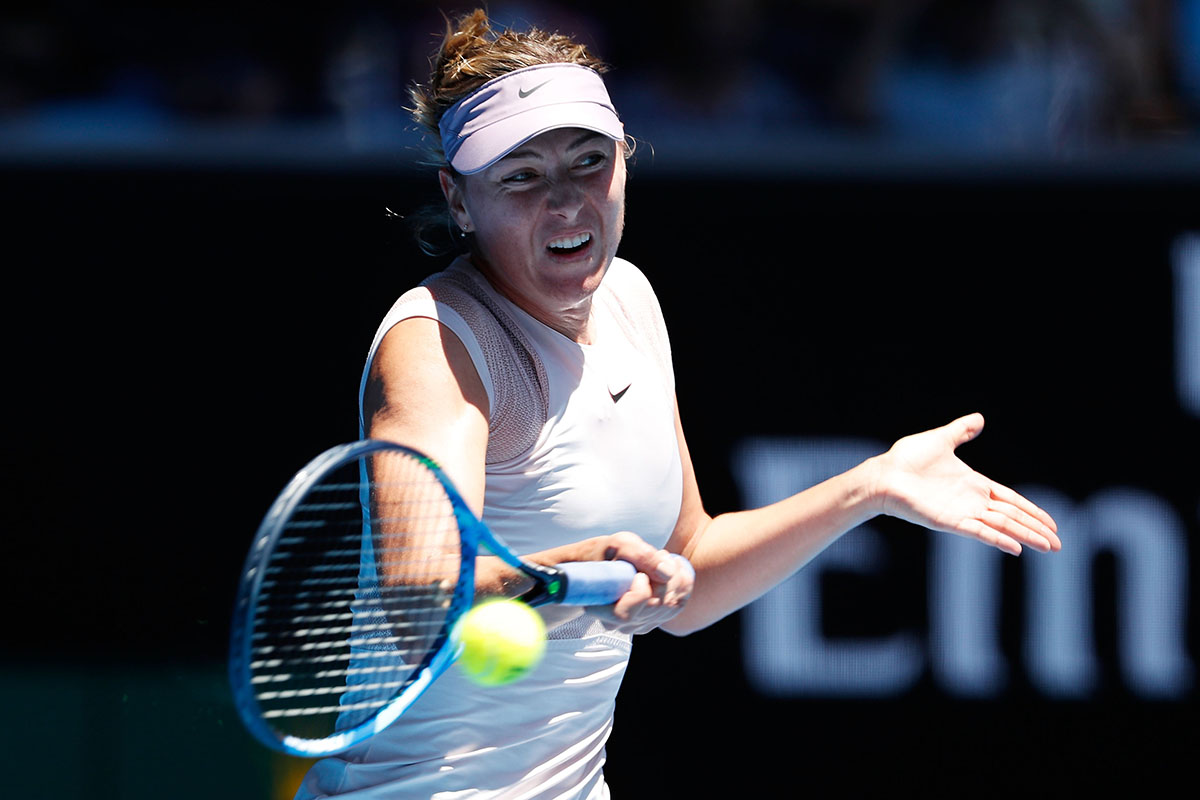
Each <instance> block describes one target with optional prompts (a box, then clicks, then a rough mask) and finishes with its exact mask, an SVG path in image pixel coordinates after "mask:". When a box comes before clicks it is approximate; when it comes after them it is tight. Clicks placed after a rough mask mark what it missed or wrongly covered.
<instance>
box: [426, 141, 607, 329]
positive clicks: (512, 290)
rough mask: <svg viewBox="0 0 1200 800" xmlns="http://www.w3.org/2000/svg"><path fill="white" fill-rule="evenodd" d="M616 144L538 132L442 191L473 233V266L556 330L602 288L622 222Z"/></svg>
mask: <svg viewBox="0 0 1200 800" xmlns="http://www.w3.org/2000/svg"><path fill="white" fill-rule="evenodd" d="M622 147H623V145H622V144H618V143H617V142H615V141H613V140H612V139H610V138H609V137H607V136H604V135H603V134H599V133H593V132H591V131H586V130H582V129H579V128H560V129H557V130H552V131H549V132H547V133H544V134H541V135H539V136H537V137H535V138H533V139H531V140H530V141H528V142H526V143H525V144H523V145H520V146H519V147H517V149H515V150H514V151H513V152H511V153H509V154H508V155H506V156H505V157H503V158H501V159H500V160H499V161H497V162H496V163H495V164H492V165H491V166H490V167H488V168H486V169H485V170H483V171H482V172H478V173H475V174H472V175H459V176H451V175H450V173H449V172H447V171H445V170H443V172H442V173H441V182H442V189H443V191H444V192H445V194H446V200H447V202H448V204H449V207H450V213H451V215H452V216H453V217H454V220H455V222H456V223H458V225H459V226H460V227H462V228H464V229H466V230H468V231H470V232H472V233H473V234H474V236H475V248H476V255H477V256H478V258H477V259H476V260H477V262H478V261H482V263H477V266H478V267H479V268H480V270H481V271H483V272H484V274H485V275H487V277H488V278H489V279H490V280H491V281H492V283H493V284H495V285H496V287H497V289H498V290H500V291H501V293H503V294H504V295H505V296H507V297H508V298H509V299H510V300H513V301H514V302H515V303H517V304H518V305H519V306H521V307H522V308H523V309H524V310H526V311H527V312H529V313H530V314H531V315H532V316H534V317H535V318H538V319H541V321H543V322H545V323H546V324H549V325H550V326H551V327H556V326H555V325H554V322H553V320H555V319H557V318H558V317H559V315H561V314H564V313H565V314H569V313H570V312H571V310H573V309H578V308H580V307H581V306H585V305H586V301H587V300H588V298H590V297H591V294H592V292H594V291H595V290H596V288H597V287H598V286H599V285H600V281H601V279H602V278H603V277H604V273H605V270H606V269H607V268H608V265H609V263H611V261H612V259H613V257H614V256H615V255H616V252H617V245H618V244H619V243H620V240H621V233H622V231H623V228H624V224H625V160H624V152H623V150H622V149H621V148H622Z"/></svg>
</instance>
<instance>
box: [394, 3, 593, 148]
mask: <svg viewBox="0 0 1200 800" xmlns="http://www.w3.org/2000/svg"><path fill="white" fill-rule="evenodd" d="M559 63H565V64H580V65H582V66H585V67H590V68H591V69H594V70H596V71H597V72H600V73H604V72H607V71H608V65H607V64H605V63H604V62H603V61H601V60H600V59H599V58H596V57H595V56H594V55H592V54H591V53H590V52H589V51H588V49H587V46H586V45H583V44H581V43H579V42H576V41H575V40H573V39H571V38H570V37H569V36H565V35H563V34H560V33H550V32H547V31H543V30H540V29H538V28H530V29H529V30H528V31H514V30H511V29H505V30H503V31H496V30H494V29H493V28H492V24H491V21H490V20H489V19H488V16H487V12H485V11H483V10H482V9H476V10H475V11H472V12H470V13H469V14H465V15H463V16H461V17H459V18H457V19H455V20H450V19H447V20H446V34H445V36H444V37H443V38H442V43H441V46H440V47H439V48H438V51H437V52H436V53H435V54H434V56H433V58H432V59H431V64H430V66H431V70H430V75H429V81H428V82H427V83H417V84H415V85H414V86H413V87H412V88H411V89H410V91H409V95H410V97H411V98H412V103H413V105H412V108H410V109H409V111H410V112H411V113H412V115H413V119H414V120H416V122H417V124H418V125H420V126H421V128H422V129H424V131H425V132H426V133H427V134H428V137H429V139H430V156H431V161H432V162H433V163H434V164H436V165H437V166H440V167H444V166H446V161H445V154H444V153H443V152H442V141H441V136H440V134H439V131H438V122H440V121H441V119H442V115H443V114H445V113H446V110H447V109H448V108H450V107H451V106H452V105H454V104H455V103H457V102H458V101H459V100H461V99H462V98H464V97H466V96H467V95H469V94H470V93H471V92H473V91H475V90H476V89H478V88H479V87H480V86H482V85H483V84H485V83H487V82H488V81H490V80H493V79H494V78H499V77H500V76H501V75H506V74H508V73H509V72H512V71H513V70H516V69H521V68H523V67H532V66H535V65H538V64H559Z"/></svg>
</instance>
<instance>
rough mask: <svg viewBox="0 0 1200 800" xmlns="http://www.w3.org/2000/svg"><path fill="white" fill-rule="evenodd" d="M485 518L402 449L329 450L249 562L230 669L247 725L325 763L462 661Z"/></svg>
mask: <svg viewBox="0 0 1200 800" xmlns="http://www.w3.org/2000/svg"><path fill="white" fill-rule="evenodd" d="M480 528H481V525H480V523H478V521H477V520H475V518H474V516H473V515H472V514H471V512H470V510H469V509H468V508H467V507H466V504H465V502H464V501H463V499H462V497H461V496H460V495H459V494H458V492H457V491H456V490H455V489H454V486H453V485H452V484H451V483H450V481H449V479H448V478H447V477H446V476H445V475H444V474H443V473H442V471H441V469H440V468H439V467H438V466H437V465H436V464H434V463H433V462H432V461H431V460H430V459H428V458H427V457H425V456H424V455H422V454H421V453H419V452H417V451H415V450H412V449H410V448H406V447H403V446H401V445H397V444H393V443H389V442H382V441H378V440H362V441H358V442H353V443H350V444H346V445H340V446H338V447H334V448H331V449H330V450H327V451H326V452H324V453H322V454H321V455H319V456H317V457H316V458H315V459H313V460H312V461H311V462H310V463H309V464H308V465H306V466H305V467H304V468H303V469H302V470H300V472H298V473H297V474H296V476H295V477H294V478H293V479H292V480H291V482H289V484H288V486H287V487H286V488H285V489H284V490H283V491H282V492H281V493H280V495H279V496H278V498H276V500H275V502H274V503H273V504H272V506H271V508H270V509H269V510H268V512H267V514H266V516H265V517H264V518H263V521H262V523H261V525H260V526H259V528H258V531H257V532H256V534H255V537H254V540H253V543H252V545H251V547H250V551H249V553H248V554H247V556H246V561H245V565H244V567H243V570H242V578H241V580H240V582H239V585H238V591H237V598H236V601H235V606H234V614H233V624H232V628H231V634H230V655H229V674H230V681H231V684H232V687H233V695H234V701H235V705H236V706H237V709H238V712H239V714H240V715H241V717H242V719H243V721H244V722H245V724H246V726H247V728H248V729H249V730H250V731H251V732H252V733H253V734H254V735H255V737H256V738H258V739H259V740H260V741H262V742H263V743H264V744H266V745H267V746H269V747H271V748H273V749H276V750H280V751H282V752H286V753H290V754H293V755H300V756H305V757H317V756H322V755H329V754H332V753H337V752H340V751H343V750H345V749H347V748H349V747H351V746H353V745H354V744H356V743H358V742H361V741H363V740H365V739H367V738H369V737H370V736H372V735H374V734H375V733H376V732H378V731H379V730H382V729H383V728H385V727H387V726H388V725H389V724H391V723H392V722H393V721H395V719H396V718H397V717H399V716H400V714H401V713H403V711H404V709H406V708H407V707H408V706H409V705H411V703H412V702H413V701H414V700H415V699H416V698H417V697H419V696H420V694H421V692H423V691H424V689H425V687H427V686H428V685H429V684H430V683H432V682H433V681H434V680H435V679H436V678H437V676H438V675H440V674H441V673H442V672H444V671H445V670H446V668H447V667H448V666H449V665H450V663H451V662H452V661H453V660H454V656H455V648H456V646H457V645H456V643H455V642H454V640H453V637H452V636H451V632H452V629H453V627H454V624H455V622H456V621H457V619H458V618H459V617H460V616H461V615H462V614H463V613H465V612H466V611H467V610H468V609H469V608H470V606H471V602H472V599H473V594H474V564H475V556H476V554H477V551H478V546H479V544H478V542H479V530H480Z"/></svg>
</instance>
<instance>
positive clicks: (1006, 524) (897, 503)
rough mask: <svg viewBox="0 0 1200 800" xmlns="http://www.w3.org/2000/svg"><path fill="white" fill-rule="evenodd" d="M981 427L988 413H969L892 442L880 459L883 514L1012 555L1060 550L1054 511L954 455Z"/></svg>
mask: <svg viewBox="0 0 1200 800" xmlns="http://www.w3.org/2000/svg"><path fill="white" fill-rule="evenodd" d="M982 430H983V415H981V414H970V415H968V416H965V417H962V418H960V419H957V420H955V421H954V422H951V423H950V424H949V425H945V426H943V427H941V428H935V429H934V430H931V431H926V432H924V433H918V434H914V435H912V436H906V437H904V438H903V439H900V440H899V441H897V442H896V443H895V444H894V445H892V448H891V449H890V450H888V451H887V452H886V453H884V454H883V455H881V456H879V457H878V459H877V466H878V469H879V475H878V486H877V488H878V491H879V492H880V497H881V498H882V501H883V512H884V513H885V514H888V515H890V516H893V517H898V518H900V519H904V520H907V521H909V522H913V523H915V524H917V525H922V526H924V527H926V528H931V529H933V530H938V531H946V532H949V533H955V534H958V535H960V536H966V537H968V538H972V539H978V540H979V541H981V542H983V543H984V544H989V545H991V546H993V547H996V548H998V549H1000V550H1003V551H1004V552H1006V553H1011V554H1012V555H1020V553H1021V547H1022V545H1028V546H1029V547H1032V548H1034V549H1035V550H1039V551H1041V552H1049V551H1051V550H1058V549H1060V548H1061V547H1062V542H1061V541H1059V538H1058V534H1057V531H1058V526H1057V525H1056V524H1055V522H1054V520H1053V519H1052V518H1051V517H1050V515H1049V514H1047V513H1046V512H1045V511H1043V510H1042V509H1040V508H1038V507H1037V506H1036V505H1034V504H1033V503H1031V502H1030V501H1029V500H1027V499H1025V498H1024V497H1022V496H1021V495H1019V494H1017V493H1016V492H1014V491H1013V490H1012V489H1009V488H1008V487H1007V486H1003V485H1001V484H999V483H996V482H995V481H993V480H991V479H990V478H987V477H985V476H983V475H981V474H979V473H978V472H976V471H975V470H973V469H971V468H970V467H968V466H967V465H966V464H964V463H963V462H962V461H961V460H960V459H959V458H958V456H957V455H955V453H954V451H955V449H956V448H957V447H958V446H959V445H961V444H964V443H966V442H969V441H971V440H972V439H974V438H975V437H976V436H978V435H979V432H980V431H982Z"/></svg>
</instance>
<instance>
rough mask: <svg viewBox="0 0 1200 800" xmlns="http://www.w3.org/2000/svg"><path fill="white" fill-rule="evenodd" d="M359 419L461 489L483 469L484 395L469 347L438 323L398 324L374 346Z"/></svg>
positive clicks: (375, 434) (407, 321)
mask: <svg viewBox="0 0 1200 800" xmlns="http://www.w3.org/2000/svg"><path fill="white" fill-rule="evenodd" d="M363 421H364V422H365V424H366V433H367V436H369V437H371V438H375V439H387V440H390V441H395V442H400V443H402V444H406V445H408V446H410V447H416V448H417V449H419V450H421V451H423V452H425V453H427V454H428V455H430V456H432V457H433V458H434V459H436V460H437V461H439V463H441V464H442V465H443V467H445V468H447V471H448V472H449V473H450V475H451V478H452V479H453V480H454V481H455V482H456V483H459V484H460V487H461V488H464V489H465V488H466V487H465V486H462V484H467V485H471V484H473V483H475V481H474V480H473V479H472V477H471V474H472V473H475V472H476V471H477V470H478V471H480V472H481V471H482V468H483V461H484V454H485V453H486V450H487V435H488V397H487V392H486V390H485V389H484V386H483V381H482V380H481V379H480V377H479V372H478V371H477V370H476V369H475V365H474V363H473V362H472V361H471V357H470V355H469V354H468V352H467V348H466V347H465V346H464V345H463V343H462V341H461V340H460V339H459V338H458V337H457V336H456V335H455V334H454V333H452V332H451V331H450V329H449V328H447V327H446V326H444V325H442V324H441V323H439V322H438V321H437V320H434V319H429V318H426V317H412V318H409V319H405V320H402V321H401V322H398V323H397V324H396V325H394V326H392V328H391V329H390V330H389V331H388V332H387V334H386V335H385V336H384V337H383V339H382V340H381V341H380V343H379V347H378V348H377V350H376V351H375V356H374V358H373V359H372V362H371V369H370V372H369V373H368V376H367V384H366V387H365V392H364V395H363ZM464 494H466V492H464ZM480 496H482V495H480ZM468 502H470V498H468Z"/></svg>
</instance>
